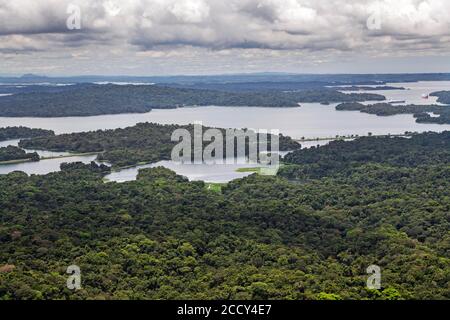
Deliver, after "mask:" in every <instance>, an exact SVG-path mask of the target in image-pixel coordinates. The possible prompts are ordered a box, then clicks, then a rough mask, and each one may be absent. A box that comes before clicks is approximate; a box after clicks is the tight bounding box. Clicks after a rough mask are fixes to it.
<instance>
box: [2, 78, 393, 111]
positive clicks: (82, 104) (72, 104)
mask: <svg viewBox="0 0 450 320" xmlns="http://www.w3.org/2000/svg"><path fill="white" fill-rule="evenodd" d="M367 100H371V101H383V100H385V97H384V96H382V95H378V94H368V93H361V94H355V93H353V94H345V93H342V92H339V91H336V90H333V89H326V88H320V89H311V90H300V91H290V92H283V91H271V90H266V91H263V92H231V91H230V92H228V91H219V90H205V89H189V88H176V87H166V86H160V85H114V84H105V85H96V84H79V85H73V86H67V87H63V88H56V89H54V88H51V90H49V89H45V88H44V89H43V91H36V92H26V93H17V94H14V95H10V96H5V97H1V99H0V116H2V117H67V116H93V115H103V114H119V113H145V112H149V111H151V110H152V109H168V108H178V107H183V106H238V107H248V106H250V107H251V106H254V107H298V104H299V103H301V102H348V101H367Z"/></svg>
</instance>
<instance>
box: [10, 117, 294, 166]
mask: <svg viewBox="0 0 450 320" xmlns="http://www.w3.org/2000/svg"><path fill="white" fill-rule="evenodd" d="M176 129H186V130H188V131H189V132H190V133H191V136H192V137H193V136H194V135H193V131H194V126H193V125H187V126H180V125H161V124H156V123H139V124H137V125H135V126H132V127H128V128H124V129H115V130H98V131H92V132H81V133H72V134H62V135H56V136H48V137H41V138H34V139H26V140H21V141H20V143H19V146H20V147H22V148H25V149H37V150H50V151H69V152H75V153H87V152H98V153H100V154H99V156H98V159H99V160H102V161H108V162H109V163H111V164H112V165H113V166H114V167H123V166H130V165H137V164H139V163H151V162H158V161H160V160H169V159H170V158H171V152H172V149H173V147H174V146H175V145H176V144H178V141H177V142H174V141H171V136H172V133H173V132H174V131H175V130H176ZM207 129H210V128H209V127H203V130H204V131H206V130H207ZM220 130H221V132H222V134H223V136H224V137H225V133H226V132H225V129H220ZM270 140H271V139H268V142H269V147H270ZM192 141H193V140H192ZM279 142H280V145H279V147H280V151H290V150H295V149H299V148H300V147H301V145H300V144H299V143H297V142H295V141H294V140H292V139H291V138H290V137H287V136H284V135H280V136H279ZM246 143H247V145H248V143H249V141H248V139H247V140H246ZM208 144H209V143H208V142H204V145H205V146H206V145H208ZM225 148H226V145H225V144H224V149H225ZM224 155H225V152H224Z"/></svg>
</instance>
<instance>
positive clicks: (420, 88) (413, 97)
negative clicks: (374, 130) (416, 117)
mask: <svg viewBox="0 0 450 320" xmlns="http://www.w3.org/2000/svg"><path fill="white" fill-rule="evenodd" d="M386 85H387V86H392V87H403V88H406V89H407V90H371V91H366V90H364V91H351V92H353V93H378V94H381V95H383V96H385V97H386V100H387V101H403V100H404V101H405V102H404V103H399V104H398V105H407V104H418V105H431V104H438V105H441V103H438V102H437V99H438V98H437V97H431V96H429V97H428V99H424V98H423V97H422V95H429V94H431V93H433V92H436V91H446V90H450V81H419V82H405V83H387V84H386ZM377 86H378V85H371V86H364V87H377ZM351 92H349V91H347V92H346V93H351ZM365 104H373V102H366V103H365Z"/></svg>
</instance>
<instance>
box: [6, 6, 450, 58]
mask: <svg viewBox="0 0 450 320" xmlns="http://www.w3.org/2000/svg"><path fill="white" fill-rule="evenodd" d="M69 4H75V5H78V6H80V8H81V14H82V16H81V18H82V29H81V30H79V31H71V30H67V28H66V19H67V13H66V8H67V6H68V5H69ZM377 10H378V12H379V15H378V17H377V18H379V19H380V21H379V22H380V28H379V29H376V30H369V29H368V28H367V19H368V18H369V16H371V15H372V14H373V13H374V12H375V11H377ZM0 43H1V45H0V53H1V52H11V51H17V52H21V51H22V52H27V51H33V52H34V51H36V50H44V51H45V50H48V51H52V52H56V51H58V50H64V48H67V47H69V48H71V50H72V51H73V50H75V48H80V50H91V49H92V48H95V46H97V47H100V46H101V47H102V48H108V46H109V47H110V48H111V49H117V48H118V47H121V48H122V49H123V50H129V51H130V52H133V51H135V52H136V51H137V52H139V51H140V52H144V54H143V55H141V56H145V55H146V54H145V52H149V51H155V52H156V53H155V54H154V55H153V56H160V52H161V51H162V50H168V51H171V50H175V49H176V50H180V48H185V49H186V50H182V52H187V51H189V50H191V51H192V50H193V48H199V49H202V50H211V49H212V50H214V51H215V52H216V53H217V54H216V55H218V54H219V52H220V51H226V50H230V49H232V50H233V51H232V52H233V54H235V55H239V50H240V51H241V52H242V56H248V55H249V54H251V55H254V52H252V51H250V50H253V49H254V50H266V51H268V52H271V51H273V52H277V51H283V52H286V51H292V52H297V53H298V52H302V53H305V52H311V53H312V55H315V52H321V54H322V55H327V61H328V59H330V57H329V55H330V54H331V55H333V54H336V55H339V54H340V53H346V52H353V53H360V54H366V55H369V54H370V55H372V56H374V55H375V56H376V55H379V56H386V54H387V55H389V53H392V55H398V54H399V52H403V53H404V54H408V53H409V52H415V53H416V54H417V52H419V53H420V52H421V53H423V54H430V53H435V54H440V53H442V52H443V51H447V52H448V50H449V49H450V1H448V0H352V1H346V0H227V1H225V0H127V1H119V0H39V1H36V0H14V1H11V0H0ZM162 48H163V49H162ZM94 50H95V49H94ZM196 52H199V51H196ZM249 52H250V53H249ZM147 56H152V54H147ZM319 60H320V59H319Z"/></svg>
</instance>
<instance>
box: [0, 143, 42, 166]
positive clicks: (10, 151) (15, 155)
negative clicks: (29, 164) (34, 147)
mask: <svg viewBox="0 0 450 320" xmlns="http://www.w3.org/2000/svg"><path fill="white" fill-rule="evenodd" d="M25 159H28V160H32V161H39V155H38V154H37V153H36V152H33V153H27V152H25V151H24V150H22V149H21V148H18V147H15V146H7V147H3V148H0V162H3V161H11V160H25Z"/></svg>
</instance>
